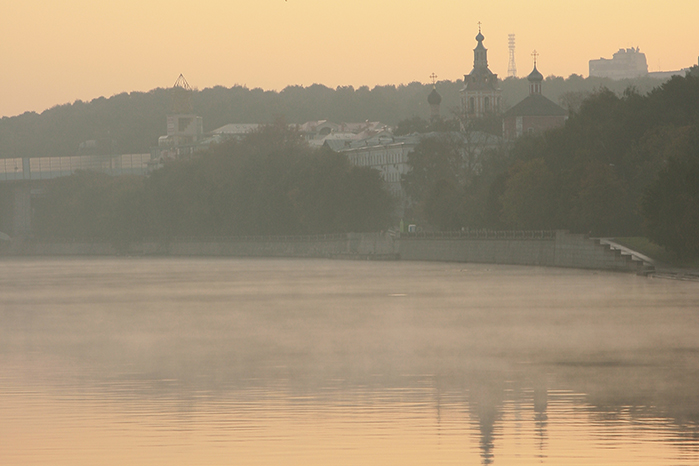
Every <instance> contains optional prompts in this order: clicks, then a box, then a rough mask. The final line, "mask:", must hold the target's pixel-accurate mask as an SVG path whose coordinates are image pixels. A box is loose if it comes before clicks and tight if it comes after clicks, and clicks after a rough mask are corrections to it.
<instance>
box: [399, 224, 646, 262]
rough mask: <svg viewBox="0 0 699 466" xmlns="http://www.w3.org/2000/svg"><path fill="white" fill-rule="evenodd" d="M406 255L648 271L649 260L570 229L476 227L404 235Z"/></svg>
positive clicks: (402, 249) (402, 253) (402, 255)
mask: <svg viewBox="0 0 699 466" xmlns="http://www.w3.org/2000/svg"><path fill="white" fill-rule="evenodd" d="M399 253H400V258H401V259H405V260H437V261H450V262H478V263H486V264H513V265H541V266H550V267H574V268H584V269H602V270H619V271H632V272H642V271H643V267H644V264H643V262H641V261H637V260H634V259H633V258H632V257H631V256H630V255H622V254H621V252H620V251H618V250H614V249H611V248H610V247H609V246H608V245H605V244H601V243H600V241H599V240H598V239H592V238H588V237H587V236H586V235H581V234H572V233H568V232H566V231H560V230H559V231H470V232H458V233H456V234H449V233H447V234H443V233H434V234H417V235H408V236H406V235H403V236H401V238H400V247H399Z"/></svg>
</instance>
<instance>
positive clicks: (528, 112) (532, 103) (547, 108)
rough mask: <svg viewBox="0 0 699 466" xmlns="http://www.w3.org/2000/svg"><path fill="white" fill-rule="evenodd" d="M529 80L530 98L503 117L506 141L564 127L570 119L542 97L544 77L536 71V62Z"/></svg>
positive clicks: (558, 107) (503, 131) (561, 110)
mask: <svg viewBox="0 0 699 466" xmlns="http://www.w3.org/2000/svg"><path fill="white" fill-rule="evenodd" d="M527 80H528V81H529V96H528V97H526V98H525V99H524V100H522V101H521V102H519V103H518V104H517V105H515V106H514V107H512V108H510V109H509V110H508V111H506V112H505V115H504V116H503V120H502V133H503V136H504V138H505V139H506V140H513V139H516V138H518V137H520V136H521V135H523V134H534V133H539V132H542V131H546V130H547V129H551V128H556V127H559V126H563V125H564V124H565V121H566V119H567V118H568V112H567V111H566V110H565V109H564V108H562V107H561V106H559V105H557V104H555V103H554V102H552V101H551V100H549V99H547V98H546V97H544V96H543V95H541V84H542V83H543V81H544V76H543V75H542V74H541V73H540V72H539V70H537V69H536V61H534V69H533V70H532V72H531V73H529V76H527Z"/></svg>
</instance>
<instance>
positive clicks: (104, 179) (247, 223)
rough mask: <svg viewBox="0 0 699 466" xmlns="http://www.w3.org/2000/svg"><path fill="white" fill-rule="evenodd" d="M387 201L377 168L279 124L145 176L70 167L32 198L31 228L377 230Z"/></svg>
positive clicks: (57, 231) (54, 232) (103, 235)
mask: <svg viewBox="0 0 699 466" xmlns="http://www.w3.org/2000/svg"><path fill="white" fill-rule="evenodd" d="M391 211H392V201H391V198H390V195H389V194H388V193H387V191H385V189H384V187H383V182H382V180H381V176H380V174H379V173H378V172H376V171H374V170H371V169H368V168H361V167H354V166H350V165H349V163H348V161H347V159H346V157H344V156H343V155H340V154H337V153H335V152H332V151H330V150H328V149H321V150H316V149H312V148H310V147H309V146H308V145H307V144H306V143H305V141H303V139H302V138H301V137H300V136H299V134H298V133H296V132H295V131H293V130H290V129H289V128H288V127H287V125H285V124H282V123H277V124H274V125H269V126H264V127H262V128H261V129H260V130H259V131H256V132H254V133H251V134H249V135H248V136H246V137H245V138H244V139H243V140H241V141H237V140H233V141H229V142H226V143H224V144H221V145H218V146H215V147H213V148H211V149H210V150H209V152H208V153H205V154H203V155H201V156H197V157H193V158H191V159H188V160H177V161H170V162H168V163H166V164H165V166H164V167H163V168H161V169H158V170H156V171H154V172H153V173H152V174H151V175H150V176H148V177H141V176H130V175H129V176H120V177H109V176H107V175H104V174H101V173H95V172H77V173H76V174H74V175H72V176H68V177H63V178H57V179H55V180H52V181H51V185H50V187H49V188H48V189H47V195H46V196H44V197H41V198H39V199H37V200H36V203H35V213H34V224H35V234H36V235H37V236H39V237H46V238H56V237H64V238H92V239H102V240H107V241H111V242H112V243H113V244H115V245H117V246H124V245H126V244H128V243H129V242H131V241H135V240H140V239H142V238H144V237H155V238H160V239H167V238H172V237H207V236H239V235H303V234H327V233H341V232H365V231H378V230H381V229H385V228H387V227H388V226H389V225H390V223H391V218H390V214H391Z"/></svg>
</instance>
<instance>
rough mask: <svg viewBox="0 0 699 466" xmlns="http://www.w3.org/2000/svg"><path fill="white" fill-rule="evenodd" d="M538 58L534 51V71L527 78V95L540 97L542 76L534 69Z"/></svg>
mask: <svg viewBox="0 0 699 466" xmlns="http://www.w3.org/2000/svg"><path fill="white" fill-rule="evenodd" d="M538 56H539V54H538V53H537V51H536V50H534V51H533V52H532V57H534V69H533V70H532V72H531V73H529V76H527V81H529V95H541V82H542V81H543V80H544V76H543V75H542V74H541V73H539V70H537V69H536V59H537V57H538Z"/></svg>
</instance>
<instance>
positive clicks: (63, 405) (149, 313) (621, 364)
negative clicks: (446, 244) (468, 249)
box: [0, 258, 699, 466]
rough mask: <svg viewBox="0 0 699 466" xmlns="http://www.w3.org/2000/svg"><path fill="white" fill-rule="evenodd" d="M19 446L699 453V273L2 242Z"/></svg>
mask: <svg viewBox="0 0 699 466" xmlns="http://www.w3.org/2000/svg"><path fill="white" fill-rule="evenodd" d="M0 464H2V465H18V466H23V465H71V466H79V465H95V464H99V465H170V466H172V465H193V464H202V465H229V464H236V465H306V466H307V465H391V464H396V465H426V464H430V465H452V464H459V465H463V464H473V465H478V464H497V465H530V464H550V465H586V464H590V465H593V464H594V465H596V466H599V465H605V464H610V465H612V464H613V465H620V464H622V465H623V464H629V465H630V464H634V465H638V464H648V465H696V464H699V283H697V282H682V281H672V280H661V279H650V278H644V277H637V276H634V275H627V274H615V273H604V272H594V271H581V270H567V269H554V268H536V267H515V266H494V265H476V264H446V263H417V262H415V263H410V262H362V261H330V260H282V259H230V258H221V259H200V258H189V259H175V258H156V259H153V258H89V259H82V258H26V259H8V258H3V259H2V260H0Z"/></svg>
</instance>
